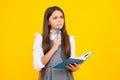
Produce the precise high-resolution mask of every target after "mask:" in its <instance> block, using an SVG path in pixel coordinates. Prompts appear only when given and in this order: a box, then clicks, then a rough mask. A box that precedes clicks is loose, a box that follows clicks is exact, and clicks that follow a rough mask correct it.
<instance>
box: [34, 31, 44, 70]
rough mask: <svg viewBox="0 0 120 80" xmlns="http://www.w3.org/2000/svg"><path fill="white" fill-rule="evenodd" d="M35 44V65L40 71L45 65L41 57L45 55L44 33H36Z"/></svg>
mask: <svg viewBox="0 0 120 80" xmlns="http://www.w3.org/2000/svg"><path fill="white" fill-rule="evenodd" d="M34 36H35V39H34V44H33V66H34V68H35V69H36V70H37V71H40V70H41V69H42V68H44V67H45V65H44V64H43V63H42V61H41V58H42V57H43V56H44V54H43V49H42V35H41V34H38V33H35V35H34Z"/></svg>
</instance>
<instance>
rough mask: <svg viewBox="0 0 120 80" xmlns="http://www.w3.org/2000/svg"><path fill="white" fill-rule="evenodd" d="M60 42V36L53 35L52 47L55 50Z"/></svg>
mask: <svg viewBox="0 0 120 80" xmlns="http://www.w3.org/2000/svg"><path fill="white" fill-rule="evenodd" d="M60 44H61V38H60V37H55V38H54V40H53V48H54V49H55V50H57V48H58V46H59V45H60Z"/></svg>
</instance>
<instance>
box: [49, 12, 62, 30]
mask: <svg viewBox="0 0 120 80" xmlns="http://www.w3.org/2000/svg"><path fill="white" fill-rule="evenodd" d="M48 24H49V25H51V30H56V29H57V28H58V27H59V28H60V29H61V28H62V27H63V25H64V17H63V14H62V12H61V11H59V10H55V11H54V12H53V13H52V15H51V16H50V17H49V21H48Z"/></svg>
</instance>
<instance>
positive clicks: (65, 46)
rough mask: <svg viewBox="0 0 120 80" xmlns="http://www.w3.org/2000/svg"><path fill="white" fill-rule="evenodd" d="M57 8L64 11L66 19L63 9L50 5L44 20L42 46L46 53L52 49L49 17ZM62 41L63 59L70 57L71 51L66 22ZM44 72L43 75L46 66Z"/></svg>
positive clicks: (62, 31)
mask: <svg viewBox="0 0 120 80" xmlns="http://www.w3.org/2000/svg"><path fill="white" fill-rule="evenodd" d="M55 10H59V11H61V12H62V14H63V17H64V21H65V16H64V12H63V11H62V9H60V8H59V7H57V6H53V7H49V8H48V9H47V10H46V12H45V14H44V22H43V40H42V48H43V52H44V55H45V54H46V53H47V52H48V51H49V50H50V38H49V36H50V25H48V20H49V17H50V16H51V15H52V13H53V12H54V11H55ZM61 38H62V39H61V40H62V41H61V42H62V53H61V57H62V59H66V58H68V57H70V53H71V47H70V40H69V36H68V33H67V31H66V25H65V22H64V25H63V28H62V29H61ZM41 72H42V77H43V76H44V74H43V73H44V72H45V68H43V69H42V70H41Z"/></svg>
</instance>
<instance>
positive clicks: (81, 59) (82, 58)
mask: <svg viewBox="0 0 120 80" xmlns="http://www.w3.org/2000/svg"><path fill="white" fill-rule="evenodd" d="M91 54H92V52H87V53H86V54H83V55H82V56H80V57H79V58H68V59H66V60H64V61H63V62H61V63H59V64H57V65H55V66H53V68H56V69H65V70H67V68H66V66H67V65H68V64H72V65H74V63H77V64H81V63H82V62H84V61H85V60H86V59H87V58H88V57H89V56H90V55H91Z"/></svg>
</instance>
